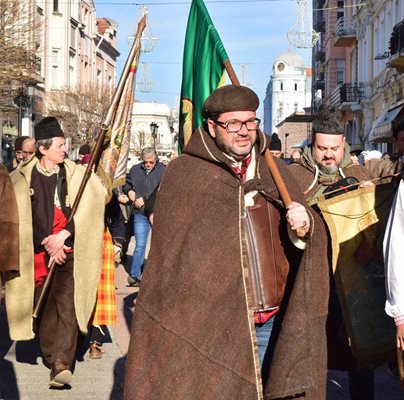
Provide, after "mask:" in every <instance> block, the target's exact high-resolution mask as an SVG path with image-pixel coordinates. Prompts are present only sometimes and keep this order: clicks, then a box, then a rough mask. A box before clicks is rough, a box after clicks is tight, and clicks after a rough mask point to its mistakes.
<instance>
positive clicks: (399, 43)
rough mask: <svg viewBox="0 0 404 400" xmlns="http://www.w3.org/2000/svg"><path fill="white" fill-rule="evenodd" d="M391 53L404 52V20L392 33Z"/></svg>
mask: <svg viewBox="0 0 404 400" xmlns="http://www.w3.org/2000/svg"><path fill="white" fill-rule="evenodd" d="M389 48H390V54H391V55H392V56H393V55H394V54H397V53H399V54H404V20H402V21H401V22H400V23H398V24H397V25H396V26H395V27H394V28H393V32H392V33H391V37H390V43H389Z"/></svg>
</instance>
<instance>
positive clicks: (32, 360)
mask: <svg viewBox="0 0 404 400" xmlns="http://www.w3.org/2000/svg"><path fill="white" fill-rule="evenodd" d="M115 271H116V286H117V311H118V314H117V316H118V318H117V323H116V326H114V327H110V328H109V332H110V338H108V339H109V340H108V342H107V343H105V344H104V345H103V348H104V349H105V353H104V356H103V358H102V359H100V360H91V359H89V357H88V352H86V353H85V354H84V355H83V354H79V356H78V361H77V362H76V365H75V371H74V375H73V380H72V382H71V387H69V388H68V389H66V390H56V389H49V387H48V381H49V370H48V368H46V367H45V366H44V365H43V364H42V359H41V357H40V356H39V348H38V344H37V342H36V341H35V340H33V341H30V342H18V343H16V342H12V341H11V340H10V338H9V336H8V326H7V320H6V313H5V306H4V302H2V304H1V306H0V400H18V399H21V400H43V399H48V398H52V399H54V400H64V399H84V400H92V399H94V400H95V399H97V400H120V399H122V398H123V382H124V373H125V372H124V371H125V358H124V357H125V355H126V353H127V348H128V344H129V326H130V321H131V318H132V312H133V307H134V301H135V298H136V294H137V291H138V289H134V288H131V287H128V286H127V282H126V276H127V274H126V272H125V270H124V268H123V266H122V265H120V266H119V267H118V268H117V269H116V270H115ZM85 350H86V348H84V351H85Z"/></svg>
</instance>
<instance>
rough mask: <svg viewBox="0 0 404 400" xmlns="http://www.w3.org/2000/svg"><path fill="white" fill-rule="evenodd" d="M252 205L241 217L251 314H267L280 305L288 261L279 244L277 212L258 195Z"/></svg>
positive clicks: (278, 212)
mask: <svg viewBox="0 0 404 400" xmlns="http://www.w3.org/2000/svg"><path fill="white" fill-rule="evenodd" d="M254 203H255V204H254V206H251V207H246V215H245V231H246V244H247V261H248V273H249V277H250V279H249V282H251V283H250V285H251V287H250V289H251V293H252V298H253V309H254V311H267V310H271V309H275V308H277V307H279V306H280V305H281V302H282V298H283V294H284V291H285V286H286V280H287V276H288V273H289V261H288V259H287V258H286V256H285V251H284V248H283V245H282V242H281V235H280V232H281V230H282V228H281V227H280V224H281V214H280V210H279V209H278V208H276V207H275V206H274V205H272V204H271V203H269V202H268V201H266V200H265V198H264V197H263V196H262V195H260V194H257V195H256V196H255V197H254ZM283 229H285V228H283Z"/></svg>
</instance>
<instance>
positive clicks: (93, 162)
mask: <svg viewBox="0 0 404 400" xmlns="http://www.w3.org/2000/svg"><path fill="white" fill-rule="evenodd" d="M145 27H146V15H144V16H143V18H142V19H141V20H140V22H139V24H138V28H137V32H136V38H135V41H134V42H133V46H132V48H131V50H130V53H129V56H128V58H127V59H126V63H125V66H124V69H123V71H122V75H121V77H120V79H119V83H118V86H117V88H116V90H115V92H114V95H113V97H112V100H111V105H110V106H109V109H108V112H107V115H106V117H105V119H104V121H103V123H102V125H101V130H100V133H99V135H98V137H97V140H96V142H95V146H94V149H93V151H92V157H91V159H90V162H89V163H88V164H87V168H86V172H85V174H84V177H83V180H82V182H81V184H80V187H79V190H78V192H77V195H76V198H75V199H74V202H73V205H72V208H71V211H70V215H69V218H68V219H67V223H69V222H70V221H71V220H72V219H73V217H74V215H75V214H76V212H77V208H78V206H79V204H80V201H81V198H82V196H83V193H84V190H85V188H86V185H87V182H88V180H89V179H90V176H91V174H92V171H93V167H94V166H95V167H96V166H97V165H98V163H99V161H100V158H101V154H102V151H103V147H104V140H105V136H106V134H107V132H108V128H109V126H110V125H111V121H112V118H113V116H114V114H115V111H116V108H117V107H118V103H119V100H120V98H121V96H122V91H123V89H124V86H125V82H126V79H127V78H128V75H129V72H130V69H131V66H132V63H133V60H134V58H135V55H136V52H137V51H138V50H139V51H140V49H138V47H139V46H137V45H136V43H140V36H141V35H142V32H143V31H144V29H145ZM55 265H56V263H55V261H54V260H51V261H50V262H49V265H48V269H49V271H48V274H47V275H46V278H45V281H44V283H43V287H42V291H41V294H40V296H39V298H38V302H37V304H36V306H35V309H34V312H33V314H32V316H33V318H37V317H38V315H39V312H40V310H41V308H42V306H43V303H44V301H45V296H46V293H47V292H48V290H49V286H50V283H51V281H52V279H53V275H54V272H55Z"/></svg>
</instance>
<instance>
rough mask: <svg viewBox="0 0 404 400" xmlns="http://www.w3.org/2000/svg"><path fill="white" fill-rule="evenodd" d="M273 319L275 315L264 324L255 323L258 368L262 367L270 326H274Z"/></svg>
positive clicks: (270, 330) (269, 335)
mask: <svg viewBox="0 0 404 400" xmlns="http://www.w3.org/2000/svg"><path fill="white" fill-rule="evenodd" d="M274 319H275V316H273V317H272V318H270V319H269V320H268V321H267V322H265V323H264V324H256V325H255V333H256V335H257V344H258V357H259V359H260V368H262V363H263V361H264V357H265V353H266V352H267V348H268V343H269V338H270V337H271V332H272V328H273V326H274Z"/></svg>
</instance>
